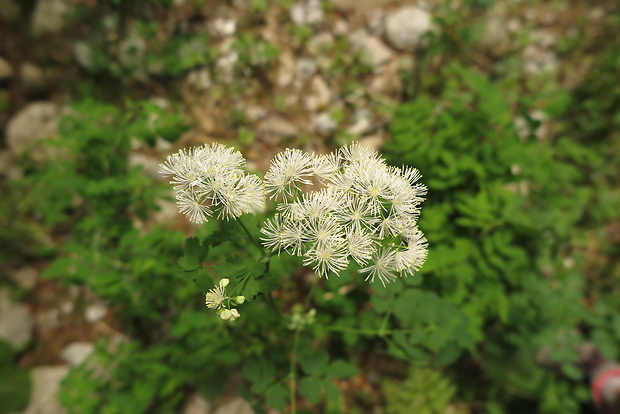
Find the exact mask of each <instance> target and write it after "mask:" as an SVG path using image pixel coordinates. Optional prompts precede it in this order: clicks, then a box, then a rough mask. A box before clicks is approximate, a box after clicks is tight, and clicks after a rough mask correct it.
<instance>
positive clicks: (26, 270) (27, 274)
mask: <svg viewBox="0 0 620 414" xmlns="http://www.w3.org/2000/svg"><path fill="white" fill-rule="evenodd" d="M38 278H39V272H38V271H37V270H36V269H34V268H32V267H22V268H20V269H17V270H15V271H14V272H11V273H9V279H11V280H12V281H13V282H15V283H17V285H18V286H19V287H21V288H24V289H32V288H33V287H34V285H35V284H36V283H37V279H38Z"/></svg>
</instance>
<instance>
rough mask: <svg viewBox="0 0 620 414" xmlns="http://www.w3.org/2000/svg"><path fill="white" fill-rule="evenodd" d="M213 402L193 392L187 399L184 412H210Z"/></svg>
mask: <svg viewBox="0 0 620 414" xmlns="http://www.w3.org/2000/svg"><path fill="white" fill-rule="evenodd" d="M210 413H211V404H209V402H208V401H207V400H205V399H204V398H202V397H201V396H200V395H198V394H193V395H192V396H191V397H189V399H188V400H187V403H186V405H185V408H184V409H183V414H210Z"/></svg>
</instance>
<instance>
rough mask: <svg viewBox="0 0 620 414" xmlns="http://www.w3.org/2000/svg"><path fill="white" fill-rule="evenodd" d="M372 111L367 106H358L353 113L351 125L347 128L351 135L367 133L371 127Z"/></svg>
mask: <svg viewBox="0 0 620 414" xmlns="http://www.w3.org/2000/svg"><path fill="white" fill-rule="evenodd" d="M371 118H372V112H371V111H370V110H368V109H367V108H360V109H358V110H356V111H355V113H354V114H353V125H351V126H350V127H349V128H347V132H348V133H349V134H351V135H355V136H361V135H365V134H367V133H368V132H369V131H370V130H371V129H372V121H371Z"/></svg>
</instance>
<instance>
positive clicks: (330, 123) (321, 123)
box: [312, 112, 338, 135]
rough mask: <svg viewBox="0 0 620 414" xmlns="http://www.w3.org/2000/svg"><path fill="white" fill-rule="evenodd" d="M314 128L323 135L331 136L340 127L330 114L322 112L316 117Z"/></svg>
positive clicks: (313, 122) (313, 123)
mask: <svg viewBox="0 0 620 414" xmlns="http://www.w3.org/2000/svg"><path fill="white" fill-rule="evenodd" d="M312 127H313V128H314V130H315V131H316V132H318V133H319V134H321V135H329V134H330V133H332V132H334V131H335V130H336V128H337V127H338V122H336V120H335V119H334V118H332V116H331V115H330V114H329V113H328V112H320V113H318V114H316V115H315V116H314V119H313V120H312Z"/></svg>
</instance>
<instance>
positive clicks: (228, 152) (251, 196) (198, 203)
mask: <svg viewBox="0 0 620 414" xmlns="http://www.w3.org/2000/svg"><path fill="white" fill-rule="evenodd" d="M244 164H245V160H244V158H243V156H242V155H241V153H240V152H239V151H236V150H234V149H233V148H230V147H225V146H223V145H221V144H210V145H209V144H207V145H204V146H202V147H194V148H191V149H190V150H187V151H186V150H180V151H179V152H177V153H176V154H172V155H170V156H168V158H167V160H166V162H164V163H163V164H162V165H161V168H160V173H162V174H163V175H166V176H172V179H171V181H170V183H171V184H173V185H174V190H175V192H176V198H177V200H178V205H179V210H180V211H181V213H183V214H185V215H186V216H187V217H188V219H189V220H190V221H192V222H194V223H202V222H205V221H207V220H208V217H209V216H212V215H213V213H215V212H217V213H218V217H219V218H223V219H226V220H229V219H232V218H237V217H239V216H240V215H242V214H244V213H255V212H257V211H260V210H262V208H263V206H264V203H265V193H264V188H263V185H262V181H261V180H260V179H259V178H258V177H256V176H254V175H248V174H246V173H245V172H244V171H243V170H242V169H241V167H243V165H244Z"/></svg>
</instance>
